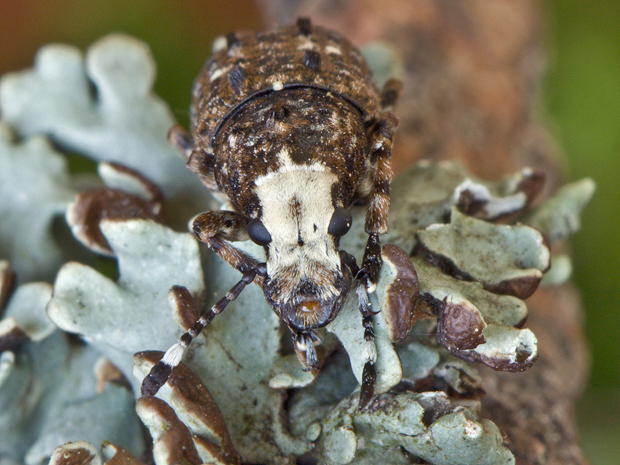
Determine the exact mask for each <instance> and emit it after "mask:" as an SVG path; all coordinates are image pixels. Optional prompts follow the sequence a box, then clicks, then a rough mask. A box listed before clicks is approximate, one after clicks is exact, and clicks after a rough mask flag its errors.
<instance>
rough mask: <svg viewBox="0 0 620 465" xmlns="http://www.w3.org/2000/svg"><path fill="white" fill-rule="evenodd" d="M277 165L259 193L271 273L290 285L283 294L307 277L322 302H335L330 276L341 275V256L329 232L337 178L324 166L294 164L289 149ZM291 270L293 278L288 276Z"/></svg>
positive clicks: (258, 184) (261, 182) (259, 183)
mask: <svg viewBox="0 0 620 465" xmlns="http://www.w3.org/2000/svg"><path fill="white" fill-rule="evenodd" d="M278 161H279V165H280V167H279V168H278V170H277V171H273V172H271V173H268V174H266V175H264V176H261V177H259V178H258V179H257V180H256V188H255V192H256V194H257V195H258V198H259V199H260V202H261V207H262V217H261V221H262V222H263V224H264V225H265V227H266V228H267V230H268V231H269V233H270V234H271V239H272V240H271V242H270V243H269V260H268V261H267V272H268V274H269V276H270V277H271V278H272V279H273V278H276V279H277V278H278V277H281V278H282V279H285V280H286V281H287V283H288V284H289V286H287V288H286V289H283V291H284V292H287V291H292V290H294V288H295V285H296V284H298V283H299V282H300V281H301V280H302V279H303V278H304V277H308V278H310V279H313V278H316V279H314V280H315V282H317V284H319V287H320V288H321V291H322V295H321V297H322V298H325V299H327V298H330V297H333V296H335V295H336V294H337V292H338V291H337V290H336V289H335V287H334V286H333V285H332V283H331V282H328V281H330V279H329V277H330V276H331V275H332V273H334V272H339V271H340V257H339V254H338V250H337V248H336V247H335V244H334V238H333V237H332V236H331V235H330V234H328V233H327V229H328V227H329V222H330V221H331V217H332V215H333V213H334V205H333V203H332V194H331V189H332V186H333V185H334V184H335V183H336V182H337V181H338V177H337V176H336V175H335V174H334V173H332V172H331V171H329V170H327V169H326V168H325V165H324V164H323V163H320V162H314V163H312V164H308V165H306V164H297V163H295V162H293V161H292V159H291V157H290V154H289V152H288V151H287V149H283V150H281V151H280V153H279V154H278ZM293 203H296V204H297V205H298V206H299V208H298V209H297V211H296V210H295V209H293V208H291V205H292V204H293ZM300 238H301V240H302V241H303V245H302V246H300V245H299V244H298V240H299V239H300ZM293 269H294V276H290V274H291V270H293ZM319 281H320V282H319ZM282 298H283V300H284V299H286V296H282Z"/></svg>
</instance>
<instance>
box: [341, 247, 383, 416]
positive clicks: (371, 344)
mask: <svg viewBox="0 0 620 465" xmlns="http://www.w3.org/2000/svg"><path fill="white" fill-rule="evenodd" d="M340 257H341V260H342V262H343V264H344V265H346V266H347V267H349V269H350V270H351V273H352V274H353V276H356V281H357V287H356V290H355V291H356V293H357V300H358V302H359V310H360V313H361V315H362V325H363V326H364V348H363V349H362V351H363V352H362V355H363V358H364V360H365V361H364V369H363V371H362V385H361V387H360V401H359V405H358V408H359V409H360V410H362V409H363V408H364V407H366V405H368V402H370V400H371V399H372V396H373V395H374V394H375V382H376V381H377V371H376V369H375V362H376V361H377V348H376V346H375V335H374V332H373V326H372V315H373V314H374V313H376V312H373V311H372V305H371V304H370V301H369V300H368V290H367V288H366V283H365V281H364V280H363V279H360V278H359V277H358V276H359V275H360V272H363V270H360V269H359V267H358V266H357V262H356V260H355V257H354V256H353V255H351V254H349V253H347V252H345V251H340Z"/></svg>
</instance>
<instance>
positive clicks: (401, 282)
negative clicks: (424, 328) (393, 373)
mask: <svg viewBox="0 0 620 465" xmlns="http://www.w3.org/2000/svg"><path fill="white" fill-rule="evenodd" d="M381 255H382V258H383V266H382V267H381V272H380V275H379V281H378V285H377V297H378V299H379V302H381V314H382V315H383V318H384V320H385V323H386V327H387V332H388V335H389V337H390V339H391V340H392V341H393V342H399V341H402V340H403V339H404V338H405V337H406V336H407V334H409V332H410V331H411V327H412V323H413V321H414V319H415V316H414V311H415V300H416V298H417V296H418V289H419V286H418V275H417V274H416V271H415V269H414V268H413V265H412V264H411V258H409V256H408V255H407V253H406V252H405V251H404V250H403V249H401V248H400V247H398V246H396V245H393V244H387V245H384V246H383V247H382V251H381Z"/></svg>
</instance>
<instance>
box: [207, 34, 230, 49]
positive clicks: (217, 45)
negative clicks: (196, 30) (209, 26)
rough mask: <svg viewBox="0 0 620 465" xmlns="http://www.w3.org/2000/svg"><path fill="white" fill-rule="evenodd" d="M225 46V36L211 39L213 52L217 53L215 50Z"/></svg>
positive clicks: (226, 44)
mask: <svg viewBox="0 0 620 465" xmlns="http://www.w3.org/2000/svg"><path fill="white" fill-rule="evenodd" d="M227 46H228V41H227V40H226V37H224V36H219V37H218V38H216V39H215V40H214V41H213V45H212V46H211V50H212V52H213V53H217V52H220V51H222V50H224V49H225V48H226V47H227Z"/></svg>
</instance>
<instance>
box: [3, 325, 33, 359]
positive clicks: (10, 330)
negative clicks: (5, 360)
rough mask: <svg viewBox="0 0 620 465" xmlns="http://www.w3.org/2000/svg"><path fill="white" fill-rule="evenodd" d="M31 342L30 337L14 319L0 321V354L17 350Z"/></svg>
mask: <svg viewBox="0 0 620 465" xmlns="http://www.w3.org/2000/svg"><path fill="white" fill-rule="evenodd" d="M29 341H30V337H29V336H28V334H27V333H26V331H24V329H23V328H21V327H20V326H19V324H18V323H17V320H15V318H12V317H8V318H4V319H3V320H0V353H2V352H4V351H5V350H15V349H17V348H18V347H19V346H21V345H22V344H25V343H26V342H29Z"/></svg>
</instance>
